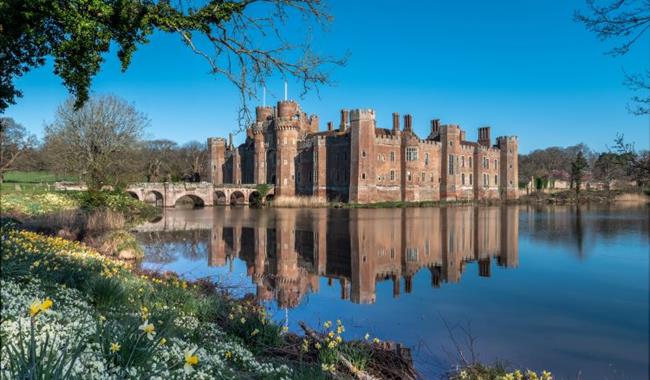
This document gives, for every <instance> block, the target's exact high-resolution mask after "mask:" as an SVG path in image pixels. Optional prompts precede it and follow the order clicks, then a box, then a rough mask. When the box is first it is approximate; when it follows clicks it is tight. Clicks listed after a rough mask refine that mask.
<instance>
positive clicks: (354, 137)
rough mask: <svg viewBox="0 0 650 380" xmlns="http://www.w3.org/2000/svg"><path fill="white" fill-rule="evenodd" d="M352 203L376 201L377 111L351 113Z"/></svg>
mask: <svg viewBox="0 0 650 380" xmlns="http://www.w3.org/2000/svg"><path fill="white" fill-rule="evenodd" d="M350 134H351V139H350V151H351V156H350V202H358V203H368V202H371V201H372V200H374V196H375V191H376V186H375V185H376V181H377V177H376V176H375V161H374V159H375V111H374V110H371V109H355V110H352V111H351V112H350Z"/></svg>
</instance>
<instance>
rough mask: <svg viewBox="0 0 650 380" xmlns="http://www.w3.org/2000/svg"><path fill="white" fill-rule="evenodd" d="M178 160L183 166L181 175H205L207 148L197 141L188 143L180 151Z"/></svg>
mask: <svg viewBox="0 0 650 380" xmlns="http://www.w3.org/2000/svg"><path fill="white" fill-rule="evenodd" d="M179 153H180V160H181V163H182V165H183V167H182V171H183V175H186V176H188V175H189V176H193V177H196V176H198V177H199V178H202V177H204V176H205V175H206V167H205V165H206V162H207V155H208V151H207V147H206V145H205V144H202V143H200V142H198V141H190V142H188V143H187V144H185V145H183V146H182V147H181V149H180V152H179Z"/></svg>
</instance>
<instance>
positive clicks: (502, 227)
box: [138, 206, 519, 307]
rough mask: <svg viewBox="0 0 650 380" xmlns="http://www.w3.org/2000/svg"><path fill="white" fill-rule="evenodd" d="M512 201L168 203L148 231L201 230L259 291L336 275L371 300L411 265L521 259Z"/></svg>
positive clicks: (284, 294) (442, 267) (440, 277)
mask: <svg viewBox="0 0 650 380" xmlns="http://www.w3.org/2000/svg"><path fill="white" fill-rule="evenodd" d="M518 222H519V209H518V207H517V206H510V207H479V208H474V207H450V208H423V209H421V208H410V209H381V210H367V209H359V210H331V209H274V210H265V209H262V210H254V209H247V208H245V209H226V210H225V211H224V212H221V211H219V212H211V211H206V212H196V211H180V210H179V211H172V212H166V213H165V215H164V216H163V218H162V219H161V220H160V221H158V222H155V223H151V224H145V225H143V226H140V227H138V230H139V231H142V232H144V233H147V232H152V231H178V230H201V229H203V230H206V229H210V236H209V239H208V241H207V246H208V249H209V257H208V265H210V266H223V265H226V264H227V263H228V262H232V261H233V259H234V258H238V259H240V260H243V261H244V262H245V263H246V266H247V269H248V274H249V276H250V277H251V279H252V281H253V282H254V283H255V284H256V287H257V297H258V298H259V299H263V300H268V299H273V298H275V299H277V301H278V303H279V304H280V306H282V307H294V306H297V305H298V304H299V303H300V301H301V299H302V297H303V296H305V295H306V294H307V293H309V292H317V291H318V288H319V278H320V277H326V278H327V279H328V284H330V285H331V284H332V283H333V281H338V282H339V283H340V286H341V297H342V298H344V299H349V300H351V301H352V302H355V303H373V302H375V298H376V295H375V293H376V285H377V283H378V282H381V281H391V282H392V284H393V295H394V296H396V297H397V296H399V294H400V290H401V289H403V291H404V292H406V293H410V292H411V291H412V289H413V278H414V276H415V274H416V273H417V272H419V271H420V270H422V269H426V270H427V271H428V272H430V276H431V284H432V286H434V287H438V286H440V285H441V284H442V283H445V282H450V283H454V282H458V281H460V278H461V275H462V273H463V272H464V270H465V267H466V264H468V263H471V262H476V263H477V264H478V265H477V266H478V268H477V269H478V274H479V275H480V276H482V277H489V276H490V275H491V268H492V264H493V263H494V262H496V264H497V265H499V266H505V267H516V266H517V265H518V243H517V240H518V238H517V237H518V229H519V228H518ZM150 235H151V236H155V235H156V234H155V233H154V234H150Z"/></svg>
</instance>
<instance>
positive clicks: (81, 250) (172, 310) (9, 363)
mask: <svg viewBox="0 0 650 380" xmlns="http://www.w3.org/2000/svg"><path fill="white" fill-rule="evenodd" d="M1 243H2V247H1V248H2V276H1V279H0V281H1V288H2V293H1V295H2V310H1V313H0V316H1V319H2V323H1V324H0V338H1V341H2V348H1V350H2V359H1V360H0V371H1V372H0V377H1V378H21V377H24V375H25V374H26V371H28V370H31V371H36V372H38V373H41V374H42V373H52V372H54V371H61V373H65V374H69V376H72V377H75V378H84V379H93V378H95V379H99V378H125V377H126V378H141V377H149V376H153V377H154V378H161V379H163V378H164V379H167V378H186V377H191V378H226V379H227V378H241V377H242V376H243V377H254V378H288V377H290V376H291V374H292V372H291V369H290V368H289V367H288V366H286V365H283V364H278V363H271V362H265V361H263V360H260V359H258V358H257V357H256V356H255V355H253V353H252V352H251V350H250V349H249V348H248V347H246V345H245V344H244V343H243V342H242V341H241V339H239V338H238V337H237V336H233V335H232V334H228V333H226V332H225V331H224V330H223V329H222V328H221V327H220V326H219V325H218V324H217V323H216V321H217V320H218V318H214V317H215V316H217V315H218V314H219V309H221V308H225V307H228V306H227V305H226V301H225V300H224V299H219V298H217V297H206V296H205V289H204V288H203V287H202V286H200V285H198V284H193V285H189V284H188V283H187V282H184V281H182V280H180V279H178V278H176V277H173V276H169V277H164V278H152V277H150V276H147V275H137V274H135V273H133V272H132V271H131V270H130V268H129V267H128V265H126V264H124V263H122V262H119V261H114V260H111V259H108V258H106V257H104V256H102V255H100V254H98V253H96V252H94V251H93V250H91V249H88V248H86V247H84V246H83V245H81V244H79V243H76V242H71V241H67V240H63V239H60V238H53V237H46V236H43V235H39V234H36V233H32V232H27V231H20V230H16V229H13V228H11V227H9V226H6V225H5V226H3V227H2V241H1ZM45 299H47V300H48V301H43V300H45ZM41 309H43V310H41ZM210 319H213V320H212V321H211V320H210ZM267 324H268V325H269V326H272V328H274V329H276V330H278V331H279V329H278V328H277V327H276V326H275V325H273V324H271V323H267ZM265 333H268V332H265ZM263 335H264V334H260V336H263ZM32 346H33V347H34V348H35V349H34V350H33V351H34V354H32V350H31V349H30V347H32ZM30 355H31V356H30ZM32 361H35V362H36V364H35V366H31V365H30V363H31V362H32ZM30 368H31V369H30Z"/></svg>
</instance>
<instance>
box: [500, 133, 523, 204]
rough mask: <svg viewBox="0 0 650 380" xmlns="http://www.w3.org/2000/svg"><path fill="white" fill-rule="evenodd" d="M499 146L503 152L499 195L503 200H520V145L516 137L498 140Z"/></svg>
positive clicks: (501, 155)
mask: <svg viewBox="0 0 650 380" xmlns="http://www.w3.org/2000/svg"><path fill="white" fill-rule="evenodd" d="M497 146H498V147H499V150H500V151H501V154H500V157H499V161H501V166H499V178H500V181H499V193H500V194H501V199H517V198H519V158H518V147H519V143H518V141H517V137H516V136H502V137H498V138H497Z"/></svg>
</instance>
